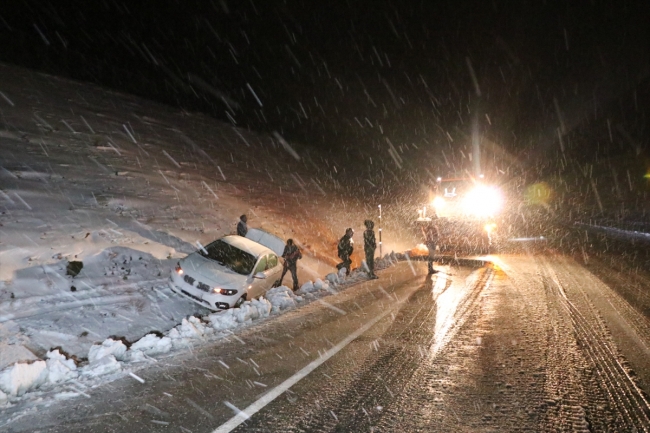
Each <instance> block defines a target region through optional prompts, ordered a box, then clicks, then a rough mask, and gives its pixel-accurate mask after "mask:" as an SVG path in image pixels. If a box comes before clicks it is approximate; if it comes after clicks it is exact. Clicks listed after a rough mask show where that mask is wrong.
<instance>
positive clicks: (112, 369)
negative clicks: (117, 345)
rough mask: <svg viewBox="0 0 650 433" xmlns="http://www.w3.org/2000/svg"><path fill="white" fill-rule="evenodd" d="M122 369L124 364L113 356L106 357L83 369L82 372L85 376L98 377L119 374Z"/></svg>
mask: <svg viewBox="0 0 650 433" xmlns="http://www.w3.org/2000/svg"><path fill="white" fill-rule="evenodd" d="M121 369H122V363H120V362H119V361H118V360H117V359H115V357H114V356H113V355H106V356H103V357H101V358H98V359H96V360H95V361H93V362H91V363H90V364H88V365H86V366H85V367H82V368H81V369H80V370H81V374H82V375H84V376H92V377H97V376H104V375H107V374H111V373H117V372H119V371H120V370H121Z"/></svg>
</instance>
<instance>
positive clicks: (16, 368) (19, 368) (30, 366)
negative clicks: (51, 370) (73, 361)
mask: <svg viewBox="0 0 650 433" xmlns="http://www.w3.org/2000/svg"><path fill="white" fill-rule="evenodd" d="M47 378H48V369H47V364H46V363H45V361H40V360H39V361H34V362H31V363H19V362H17V363H16V364H14V365H13V366H12V367H9V368H6V369H5V370H3V371H2V372H0V390H1V391H2V392H4V393H6V394H9V395H10V396H16V395H17V396H20V395H23V394H25V393H26V392H27V391H29V390H32V389H35V388H38V387H39V386H40V385H42V384H44V383H45V382H46V381H47Z"/></svg>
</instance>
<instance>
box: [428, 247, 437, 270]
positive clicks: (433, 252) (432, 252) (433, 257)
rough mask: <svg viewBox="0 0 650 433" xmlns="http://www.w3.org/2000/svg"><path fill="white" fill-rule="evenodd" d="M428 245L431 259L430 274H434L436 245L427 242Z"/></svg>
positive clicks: (429, 263)
mask: <svg viewBox="0 0 650 433" xmlns="http://www.w3.org/2000/svg"><path fill="white" fill-rule="evenodd" d="M426 245H427V249H428V250H429V258H428V265H429V272H433V262H434V261H435V257H436V243H435V242H427V244H426Z"/></svg>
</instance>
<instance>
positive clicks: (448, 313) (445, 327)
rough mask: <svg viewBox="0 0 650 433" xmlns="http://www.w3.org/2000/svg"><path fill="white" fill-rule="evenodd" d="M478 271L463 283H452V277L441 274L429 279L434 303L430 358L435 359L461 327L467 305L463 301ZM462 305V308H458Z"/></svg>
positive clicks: (474, 283)
mask: <svg viewBox="0 0 650 433" xmlns="http://www.w3.org/2000/svg"><path fill="white" fill-rule="evenodd" d="M481 274H482V273H481V272H480V271H475V272H472V273H471V274H470V275H469V276H468V277H467V278H466V279H465V281H464V283H455V284H452V283H453V280H452V276H451V275H449V274H446V273H443V272H440V273H438V274H435V275H433V276H431V277H428V278H430V279H431V281H430V282H429V284H431V286H432V288H431V296H432V297H433V300H434V302H435V303H436V306H435V308H436V321H435V326H434V334H433V344H432V346H431V348H430V349H429V355H430V356H431V358H435V357H436V356H437V355H438V353H439V352H440V351H441V350H442V349H443V348H444V347H445V345H446V344H447V343H448V342H449V341H450V340H451V339H452V337H453V334H454V333H455V331H456V330H457V329H458V328H459V327H460V326H461V325H462V322H463V321H464V320H463V317H462V316H464V314H463V313H464V311H459V310H466V309H467V305H466V303H464V302H463V301H464V300H465V298H467V296H468V295H469V294H470V293H471V292H472V289H473V288H474V287H475V286H476V284H477V282H478V281H477V280H478V278H479V277H480V276H481ZM461 305H463V307H464V308H460V309H459V307H460V306H461Z"/></svg>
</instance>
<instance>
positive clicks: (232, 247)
mask: <svg viewBox="0 0 650 433" xmlns="http://www.w3.org/2000/svg"><path fill="white" fill-rule="evenodd" d="M283 250H284V242H283V241H282V240H281V239H280V238H278V237H276V236H274V235H271V234H270V233H267V232H265V231H263V230H259V229H249V230H248V233H247V234H246V237H242V236H235V235H229V236H224V237H222V238H220V239H217V240H216V241H214V242H212V243H210V244H208V245H206V246H205V247H201V248H199V249H198V250H197V251H195V252H193V253H192V254H189V255H188V256H187V257H185V258H184V259H182V260H180V261H179V262H178V263H177V265H176V267H175V269H173V270H172V272H171V276H170V283H171V284H170V287H171V289H172V290H173V291H174V292H176V293H179V294H181V295H183V296H185V297H187V298H189V299H191V300H193V301H194V302H196V303H198V304H200V305H202V306H204V307H206V308H209V309H211V310H214V311H218V310H227V309H228V308H233V307H238V306H240V305H241V304H242V303H243V302H244V301H245V300H247V299H248V300H250V299H253V298H256V297H258V296H260V295H263V294H264V293H266V291H267V290H269V289H270V288H271V287H273V284H274V283H275V281H276V280H277V279H278V278H279V277H280V273H281V272H282V265H281V260H282V259H281V258H280V256H281V255H282V252H283Z"/></svg>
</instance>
